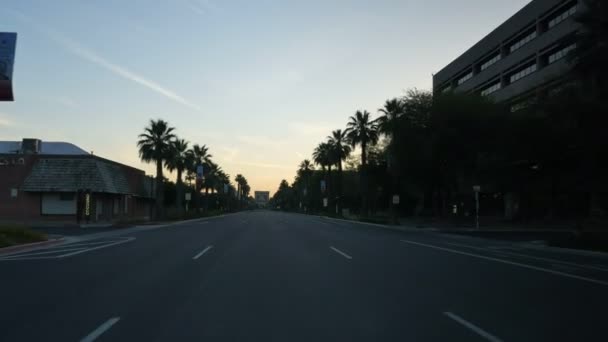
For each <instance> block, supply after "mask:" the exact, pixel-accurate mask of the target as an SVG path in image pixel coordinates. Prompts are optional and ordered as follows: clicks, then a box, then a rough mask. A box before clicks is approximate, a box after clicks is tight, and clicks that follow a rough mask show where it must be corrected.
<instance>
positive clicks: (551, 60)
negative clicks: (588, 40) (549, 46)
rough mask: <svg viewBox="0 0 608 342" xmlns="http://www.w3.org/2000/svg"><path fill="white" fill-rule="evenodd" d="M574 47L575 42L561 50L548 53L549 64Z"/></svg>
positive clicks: (564, 55)
mask: <svg viewBox="0 0 608 342" xmlns="http://www.w3.org/2000/svg"><path fill="white" fill-rule="evenodd" d="M574 49H576V44H572V45H568V46H566V47H565V48H562V49H561V50H558V51H556V52H554V53H552V54H550V55H549V64H551V63H554V62H557V61H559V60H560V59H562V58H564V57H566V55H567V54H568V52H570V51H572V50H574Z"/></svg>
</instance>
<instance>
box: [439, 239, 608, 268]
mask: <svg viewBox="0 0 608 342" xmlns="http://www.w3.org/2000/svg"><path fill="white" fill-rule="evenodd" d="M444 243H445V244H448V245H453V246H460V247H466V248H471V249H476V250H482V251H485V250H487V249H485V248H482V247H476V246H470V245H464V244H461V243H452V242H444ZM488 252H491V253H495V254H503V255H502V256H516V257H522V258H528V259H532V260H539V261H546V262H550V263H553V264H563V265H566V266H572V267H580V268H588V269H591V270H596V271H603V272H608V269H605V268H601V267H596V266H592V265H583V264H577V263H574V262H569V261H562V260H557V259H550V258H543V257H537V256H533V255H528V254H522V253H515V252H508V251H505V250H501V251H493V250H489V251H488Z"/></svg>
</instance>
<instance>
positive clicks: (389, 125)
mask: <svg viewBox="0 0 608 342" xmlns="http://www.w3.org/2000/svg"><path fill="white" fill-rule="evenodd" d="M378 112H380V113H382V115H381V116H380V117H378V118H377V119H376V120H375V123H376V125H377V127H378V132H379V133H382V134H384V136H386V137H388V138H389V144H388V146H387V152H388V158H387V159H388V160H387V165H386V167H387V171H388V174H389V175H390V177H391V183H392V190H393V193H394V194H397V193H398V191H399V184H398V176H397V169H398V167H397V165H395V163H396V161H397V150H398V144H399V142H397V140H398V139H399V128H400V122H401V121H402V117H403V116H404V115H405V104H404V101H403V100H401V99H397V98H394V99H392V100H386V102H385V103H384V107H382V108H380V109H378ZM390 208H391V216H392V217H393V221H394V222H395V223H396V221H397V213H396V208H394V205H393V201H392V200H391V201H390Z"/></svg>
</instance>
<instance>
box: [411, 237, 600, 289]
mask: <svg viewBox="0 0 608 342" xmlns="http://www.w3.org/2000/svg"><path fill="white" fill-rule="evenodd" d="M401 242H405V243H409V244H412V245H418V246H422V247H427V248H433V249H438V250H441V251H446V252H451V253H455V254H462V255H466V256H470V257H474V258H479V259H485V260H491V261H496V262H500V263H503V264H507V265H513V266H519V267H523V268H529V269H531V270H536V271H541V272H546V273H551V274H555V275H559V276H562V277H566V278H573V279H578V280H584V281H588V282H590V283H595V284H600V285H604V286H608V282H606V281H601V280H597V279H592V278H587V277H581V276H577V275H574V274H569V273H564V272H559V271H555V270H550V269H547V268H542V267H536V266H532V265H527V264H522V263H519V262H514V261H509V260H503V259H498V258H492V257H488V256H484V255H479V254H473V253H467V252H462V251H458V250H455V249H451V248H444V247H439V246H435V245H427V244H426V243H420V242H414V241H408V240H401Z"/></svg>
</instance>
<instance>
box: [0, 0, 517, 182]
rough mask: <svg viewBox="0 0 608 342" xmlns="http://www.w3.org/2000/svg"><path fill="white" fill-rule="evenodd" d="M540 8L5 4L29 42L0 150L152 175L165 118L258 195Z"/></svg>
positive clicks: (78, 0) (401, 0)
mask: <svg viewBox="0 0 608 342" xmlns="http://www.w3.org/2000/svg"><path fill="white" fill-rule="evenodd" d="M526 3H528V1H526V0H509V1H504V0H462V1H445V0H417V1H414V0H396V1H380V0H378V1H371V0H370V1H345V0H330V1H328V0H309V1H289V0H275V1H270V0H266V1H245V0H243V1H213V0H209V1H204V0H156V1H152V0H104V1H93V0H71V1H67V0H66V1H63V0H56V1H44V0H40V1H30V0H3V1H2V4H1V5H0V31H2V32H17V33H18V40H17V52H16V62H15V67H14V74H13V77H14V93H15V102H12V103H11V102H0V140H21V139H22V138H24V137H28V138H39V139H42V140H43V141H45V140H46V141H68V142H71V143H74V144H76V145H78V146H80V147H82V148H83V149H85V150H87V151H94V153H95V154H96V155H99V156H102V157H105V158H109V159H112V160H116V161H119V162H122V163H125V164H128V165H131V166H135V167H138V168H142V169H144V170H146V172H147V173H153V172H154V167H153V165H147V164H143V163H142V162H140V161H139V159H138V155H137V147H136V145H135V143H136V140H137V135H138V134H139V133H141V132H142V130H143V128H144V126H146V124H147V123H148V121H149V120H150V119H151V118H153V119H156V118H162V119H164V120H166V121H168V122H169V123H170V124H171V125H172V126H174V127H175V128H176V133H177V134H178V135H179V136H180V137H182V138H184V139H186V140H188V141H190V142H191V143H199V144H206V145H207V146H209V148H210V152H211V153H212V154H213V156H214V160H215V161H216V162H217V163H219V164H220V165H221V166H222V167H223V169H224V170H225V171H226V172H227V173H228V174H230V175H231V176H233V177H234V176H235V175H236V174H237V173H241V174H243V175H244V176H245V177H246V178H247V179H248V181H249V184H250V185H251V188H252V190H270V191H274V190H276V188H277V186H278V184H279V182H280V180H281V179H283V178H285V179H287V180H288V181H289V182H291V181H292V180H293V177H294V175H295V171H296V168H297V165H298V164H299V162H300V161H301V160H303V159H305V158H310V154H311V152H312V150H313V148H314V147H315V146H316V145H317V144H318V143H319V142H321V141H322V140H324V139H325V137H326V136H327V135H328V134H329V133H330V132H331V130H333V129H337V128H344V126H345V124H346V122H347V119H348V117H349V116H350V115H352V114H353V113H354V112H355V111H356V110H359V109H366V110H368V111H370V112H372V113H373V114H374V115H376V111H377V109H378V108H379V107H380V106H381V105H382V104H383V102H384V101H385V100H386V99H388V98H391V97H395V96H400V95H402V94H403V93H404V91H405V90H406V89H408V88H413V87H417V88H420V89H430V87H431V77H432V76H431V75H432V73H435V72H437V71H439V70H440V69H441V68H442V67H443V66H445V65H446V64H448V63H449V62H450V61H452V60H453V59H455V58H456V57H458V55H460V54H461V53H462V52H464V51H465V50H466V49H468V48H469V47H470V46H471V45H472V44H474V43H475V42H477V41H478V40H480V39H481V38H482V37H483V36H485V35H486V34H487V33H489V32H490V31H491V30H492V29H494V28H495V27H496V26H498V25H499V24H500V23H502V22H503V21H504V20H506V19H507V18H508V17H510V16H511V15H512V14H514V13H515V12H516V11H517V10H518V9H520V8H521V7H523V6H524V5H525V4H526Z"/></svg>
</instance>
